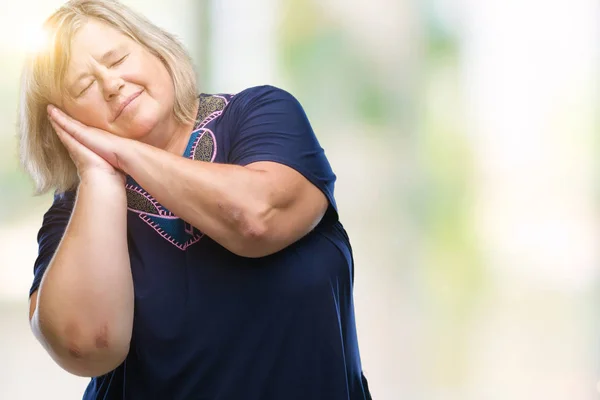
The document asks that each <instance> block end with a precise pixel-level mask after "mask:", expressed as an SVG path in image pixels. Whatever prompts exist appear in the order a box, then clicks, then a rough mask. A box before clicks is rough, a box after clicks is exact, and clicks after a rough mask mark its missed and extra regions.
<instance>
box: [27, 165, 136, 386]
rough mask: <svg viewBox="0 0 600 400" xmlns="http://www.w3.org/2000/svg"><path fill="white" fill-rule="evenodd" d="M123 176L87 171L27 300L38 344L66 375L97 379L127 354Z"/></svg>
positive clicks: (129, 310)
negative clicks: (62, 230)
mask: <svg viewBox="0 0 600 400" xmlns="http://www.w3.org/2000/svg"><path fill="white" fill-rule="evenodd" d="M126 204H127V202H126V197H125V190H124V187H123V182H122V179H121V178H118V179H115V178H114V177H112V176H110V175H108V174H106V173H103V172H102V173H95V172H92V173H89V174H87V175H86V176H85V178H84V179H82V180H81V183H80V185H79V190H78V194H77V199H76V201H75V206H74V208H73V212H72V216H71V219H70V221H69V223H68V225H67V228H66V230H65V233H64V236H63V237H62V240H61V241H60V244H59V246H58V248H57V250H56V253H55V255H54V257H53V258H52V260H51V262H50V263H49V266H48V269H47V270H46V272H45V274H44V277H43V279H42V281H41V284H40V287H39V289H38V290H37V291H36V292H34V293H33V294H32V296H31V299H30V312H29V317H30V321H31V327H32V330H33V332H34V335H35V336H36V338H37V339H38V340H39V341H40V343H41V344H42V345H43V346H44V348H45V349H46V350H47V351H48V353H49V354H50V356H51V357H52V358H53V359H54V360H55V361H56V362H57V363H58V364H59V365H60V366H61V367H62V368H63V369H65V370H67V371H68V372H70V373H72V374H75V375H79V376H98V375H102V374H105V373H107V372H109V371H111V370H113V369H114V368H116V367H117V366H118V365H120V364H121V363H122V362H123V360H124V359H125V357H126V356H127V353H128V351H129V342H130V340H131V330H132V323H133V284H132V278H131V271H130V266H129V254H128V250H127V238H126V210H127V207H126Z"/></svg>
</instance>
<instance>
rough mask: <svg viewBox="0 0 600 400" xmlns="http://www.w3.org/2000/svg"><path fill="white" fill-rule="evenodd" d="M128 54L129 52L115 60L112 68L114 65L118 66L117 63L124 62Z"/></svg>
mask: <svg viewBox="0 0 600 400" xmlns="http://www.w3.org/2000/svg"><path fill="white" fill-rule="evenodd" d="M128 55H129V54H127V55H125V56H123V57H121V58H120V59H119V60H117V62H115V63H113V64H111V66H110V68H112V67H116V66H117V65H119V64H122V63H123V61H125V59H126V58H127V56H128Z"/></svg>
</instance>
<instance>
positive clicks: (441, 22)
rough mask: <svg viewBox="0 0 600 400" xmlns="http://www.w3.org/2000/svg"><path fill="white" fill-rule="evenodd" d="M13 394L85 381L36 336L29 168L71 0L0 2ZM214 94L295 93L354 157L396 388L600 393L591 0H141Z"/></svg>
mask: <svg viewBox="0 0 600 400" xmlns="http://www.w3.org/2000/svg"><path fill="white" fill-rule="evenodd" d="M1 3H2V4H1V5H2V6H3V7H2V9H3V11H2V13H1V14H0V60H1V61H0V65H1V66H2V68H1V71H2V73H0V193H1V196H0V324H1V325H0V326H1V327H2V329H0V359H1V360H2V363H0V399H11V400H12V399H33V398H39V397H40V396H43V397H44V398H47V399H71V398H73V399H75V398H81V394H82V392H83V388H84V387H85V385H86V384H87V381H86V380H85V379H81V378H77V377H73V376H70V375H68V374H67V373H66V372H63V371H62V370H60V368H59V367H58V366H56V365H55V364H54V363H53V362H52V361H51V360H50V358H49V356H47V355H46V353H45V352H44V350H43V349H42V347H41V346H40V345H39V344H38V343H37V342H36V341H35V339H34V338H33V336H32V335H31V334H30V333H29V327H28V324H27V293H28V288H29V285H30V283H31V280H32V266H33V261H34V259H35V257H36V252H37V246H36V234H37V230H38V229H39V226H40V224H41V221H42V215H43V213H44V212H45V210H46V209H47V208H48V207H49V205H50V201H51V198H50V197H49V196H42V197H33V196H32V192H33V186H32V183H31V181H30V180H29V179H28V177H27V176H26V175H25V174H24V173H23V172H22V171H21V170H20V169H19V167H18V159H17V150H16V140H15V135H16V129H15V127H16V109H17V104H18V97H19V94H18V82H19V75H20V68H21V65H22V62H23V59H24V56H25V54H26V52H27V51H28V49H30V48H31V46H32V44H33V43H34V42H35V38H36V36H35V32H36V28H37V27H38V26H39V25H41V23H42V21H43V20H44V19H45V18H46V17H47V16H48V15H49V14H50V13H51V12H52V11H53V10H54V9H56V8H57V7H58V6H60V4H62V1H55V0H21V1H19V2H10V3H9V2H8V1H7V0H1ZM124 3H126V4H128V5H130V6H132V7H133V8H134V9H137V10H139V11H140V12H142V13H143V14H145V15H146V16H148V17H149V18H150V19H151V20H153V21H154V22H155V23H157V24H158V25H160V26H162V27H164V28H166V29H167V30H169V31H171V32H173V33H175V34H177V35H178V36H179V37H180V38H181V40H182V41H183V42H184V44H185V45H186V47H187V48H188V49H189V51H190V53H191V54H192V56H193V58H194V61H195V64H196V68H197V72H198V77H199V79H200V88H201V90H202V91H203V92H207V93H215V92H220V93H224V92H228V93H235V92H238V91H240V90H242V89H244V88H246V87H249V86H254V85H261V84H273V85H276V86H280V87H282V88H284V89H287V90H289V91H290V92H292V93H293V94H294V95H295V96H296V97H297V98H298V99H299V100H300V102H301V103H302V104H303V105H304V107H305V109H306V111H307V113H308V115H309V118H310V119H311V122H312V124H313V127H314V128H315V131H316V132H317V135H318V137H319V139H320V140H321V142H322V145H323V147H324V148H325V150H326V153H327V155H328V157H329V159H330V161H331V162H332V164H333V167H334V169H335V171H336V173H337V175H338V183H337V187H336V190H337V193H336V196H337V199H338V203H339V207H340V213H341V218H342V222H343V223H344V225H345V227H346V229H347V230H348V232H349V234H350V237H351V239H352V243H353V246H354V252H355V261H356V270H355V307H356V314H357V324H358V331H359V332H358V333H359V344H360V348H361V355H362V361H363V368H364V370H365V374H366V375H367V378H368V379H369V382H370V386H371V388H372V393H373V397H374V398H375V399H377V400H384V399H389V400H396V399H411V400H413V399H415V400H419V399H427V400H429V399H433V400H437V399H440V400H442V399H443V400H452V399H460V400H481V399H486V400H487V399H494V400H495V399H502V400H506V399H515V400H519V399H528V400H529V399H532V398H535V399H542V398H543V399H546V400H554V399H557V400H558V399H597V398H598V396H599V395H600V394H599V392H600V363H599V361H600V351H599V350H600V348H599V346H598V343H599V339H600V325H599V319H598V317H597V315H598V304H599V300H600V299H599V294H600V290H599V286H600V285H599V283H600V281H599V279H598V278H599V274H598V269H599V265H600V264H599V261H600V252H599V249H600V246H599V243H600V242H599V240H598V239H599V233H600V232H599V229H598V226H599V225H598V217H599V213H598V211H599V210H598V197H599V196H598V187H599V186H598V170H599V169H598V166H599V165H598V161H597V159H598V155H599V154H600V152H599V150H598V149H599V146H598V144H599V143H598V139H597V138H598V135H597V134H596V133H597V132H598V128H599V127H600V126H599V124H598V105H599V104H600V102H599V97H598V93H599V91H598V89H600V85H599V81H598V76H599V72H600V68H599V67H600V5H599V3H598V2H596V1H592V0H570V1H566V0H553V1H542V0H522V1H520V2H506V1H501V0H486V1H480V2H476V1H458V0H420V1H408V0H369V1H365V0H362V1H361V0H345V1H342V0H253V1H242V0H212V1H209V0H205V1H194V0H172V1H170V2H168V3H167V2H155V3H154V4H152V3H151V2H147V1H142V0H131V1H124Z"/></svg>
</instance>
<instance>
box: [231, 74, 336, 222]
mask: <svg viewBox="0 0 600 400" xmlns="http://www.w3.org/2000/svg"><path fill="white" fill-rule="evenodd" d="M228 111H229V112H230V113H231V114H232V117H233V118H234V119H235V122H234V123H233V129H232V133H231V137H230V153H229V157H228V158H229V162H230V163H231V164H237V165H242V166H244V165H248V164H250V163H253V162H257V161H272V162H277V163H280V164H284V165H286V166H288V167H290V168H293V169H295V170H296V171H298V172H299V173H300V174H302V175H303V176H304V177H305V178H306V179H307V180H308V181H310V182H311V183H312V184H313V185H315V186H316V187H317V188H319V189H320V190H321V191H322V192H323V193H324V194H325V196H326V197H327V199H328V201H329V204H330V207H329V210H328V212H329V213H331V212H332V211H333V214H334V215H335V219H337V205H336V203H335V198H334V186H335V180H336V176H335V174H334V172H333V170H332V168H331V165H330V164H329V161H328V160H327V157H326V156H325V151H324V150H323V148H322V147H321V145H320V144H319V141H318V139H317V137H316V135H315V133H314V131H313V129H312V127H311V124H310V122H309V120H308V118H307V116H306V113H305V112H304V109H303V108H302V106H301V105H300V103H299V102H298V100H296V98H294V97H293V96H292V95H291V94H290V93H288V92H286V91H284V90H281V89H278V88H275V87H273V86H260V87H255V88H250V89H247V90H245V91H243V92H241V93H239V94H237V95H236V96H235V97H234V98H233V100H232V102H231V104H230V110H228ZM231 114H230V115H231Z"/></svg>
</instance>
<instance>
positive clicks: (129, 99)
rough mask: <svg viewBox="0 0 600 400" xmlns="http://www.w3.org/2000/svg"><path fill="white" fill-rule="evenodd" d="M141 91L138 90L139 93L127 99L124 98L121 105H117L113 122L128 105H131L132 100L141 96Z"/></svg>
mask: <svg viewBox="0 0 600 400" xmlns="http://www.w3.org/2000/svg"><path fill="white" fill-rule="evenodd" d="M142 92H143V90H140V91H139V92H136V93H134V94H132V95H131V96H129V97H128V98H126V99H125V100H124V101H123V102H122V103H121V105H119V108H118V110H117V113H116V115H115V119H114V120H113V121H115V120H116V119H117V118H119V116H120V115H121V114H122V113H123V110H125V107H127V106H128V105H129V103H131V102H132V101H133V100H135V99H136V98H138V96H139V95H140V94H142Z"/></svg>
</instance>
